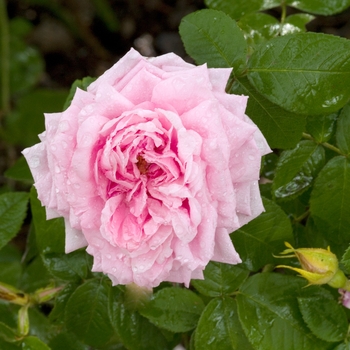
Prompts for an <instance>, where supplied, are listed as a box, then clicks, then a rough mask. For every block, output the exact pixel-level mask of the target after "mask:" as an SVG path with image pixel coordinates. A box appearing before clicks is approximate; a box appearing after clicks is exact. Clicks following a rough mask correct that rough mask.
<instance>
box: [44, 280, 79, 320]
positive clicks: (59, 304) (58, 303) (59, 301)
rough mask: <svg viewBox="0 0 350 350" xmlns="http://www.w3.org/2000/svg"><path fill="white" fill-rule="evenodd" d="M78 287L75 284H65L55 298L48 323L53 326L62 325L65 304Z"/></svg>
mask: <svg viewBox="0 0 350 350" xmlns="http://www.w3.org/2000/svg"><path fill="white" fill-rule="evenodd" d="M78 287H79V284H78V283H77V282H72V283H67V284H66V285H65V286H64V288H63V289H62V290H61V291H60V292H59V293H58V294H57V296H56V297H55V304H54V306H53V309H52V311H51V312H50V315H49V319H50V322H52V323H54V324H64V322H65V319H64V315H65V310H66V307H67V302H68V300H69V298H70V297H71V295H72V294H73V293H74V291H75V290H76V289H77V288H78Z"/></svg>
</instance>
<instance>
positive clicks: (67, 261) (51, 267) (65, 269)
mask: <svg viewBox="0 0 350 350" xmlns="http://www.w3.org/2000/svg"><path fill="white" fill-rule="evenodd" d="M42 258H43V262H44V265H45V266H46V268H47V269H48V271H49V272H50V273H51V274H52V275H53V276H54V277H56V278H59V279H62V280H74V279H83V278H86V277H87V274H88V272H89V271H88V269H89V267H90V264H89V262H90V256H88V254H87V253H86V252H85V251H82V250H78V251H74V252H72V253H69V254H65V253H62V254H55V253H52V254H45V255H43V256H42Z"/></svg>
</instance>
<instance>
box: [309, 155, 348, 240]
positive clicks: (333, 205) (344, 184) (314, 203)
mask: <svg viewBox="0 0 350 350" xmlns="http://www.w3.org/2000/svg"><path fill="white" fill-rule="evenodd" d="M348 208H350V160H349V159H346V158H345V157H342V156H339V157H335V158H333V159H331V160H330V161H329V162H328V163H327V164H326V165H325V166H324V168H323V169H322V170H321V172H320V173H319V175H318V177H317V179H316V181H315V184H314V188H313V191H312V193H311V198H310V210H311V214H312V217H313V218H314V220H315V223H316V226H317V228H318V229H319V231H320V232H321V233H322V234H323V235H324V237H325V238H326V239H327V240H329V241H331V242H335V243H342V242H343V243H345V242H348V241H349V240H350V216H349V211H348Z"/></svg>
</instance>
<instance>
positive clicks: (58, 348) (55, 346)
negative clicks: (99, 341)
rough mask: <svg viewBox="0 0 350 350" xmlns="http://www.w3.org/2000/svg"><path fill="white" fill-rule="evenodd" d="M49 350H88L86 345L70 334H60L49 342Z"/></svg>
mask: <svg viewBox="0 0 350 350" xmlns="http://www.w3.org/2000/svg"><path fill="white" fill-rule="evenodd" d="M49 346H50V349H51V350H62V349H64V350H89V347H88V346H87V345H84V344H82V343H81V342H80V341H79V340H78V339H77V338H76V337H75V336H74V335H73V334H72V333H67V332H60V333H59V334H58V335H57V336H56V337H54V338H53V339H51V340H50V342H49Z"/></svg>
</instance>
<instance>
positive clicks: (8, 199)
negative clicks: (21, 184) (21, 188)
mask: <svg viewBox="0 0 350 350" xmlns="http://www.w3.org/2000/svg"><path fill="white" fill-rule="evenodd" d="M27 203H28V193H25V192H7V193H4V194H2V195H0V249H1V248H2V247H4V246H5V245H6V244H7V243H8V242H9V241H10V240H11V239H12V238H13V237H14V236H15V235H16V234H17V233H18V231H19V230H20V228H21V226H22V223H23V220H24V218H25V216H26V214H27Z"/></svg>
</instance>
